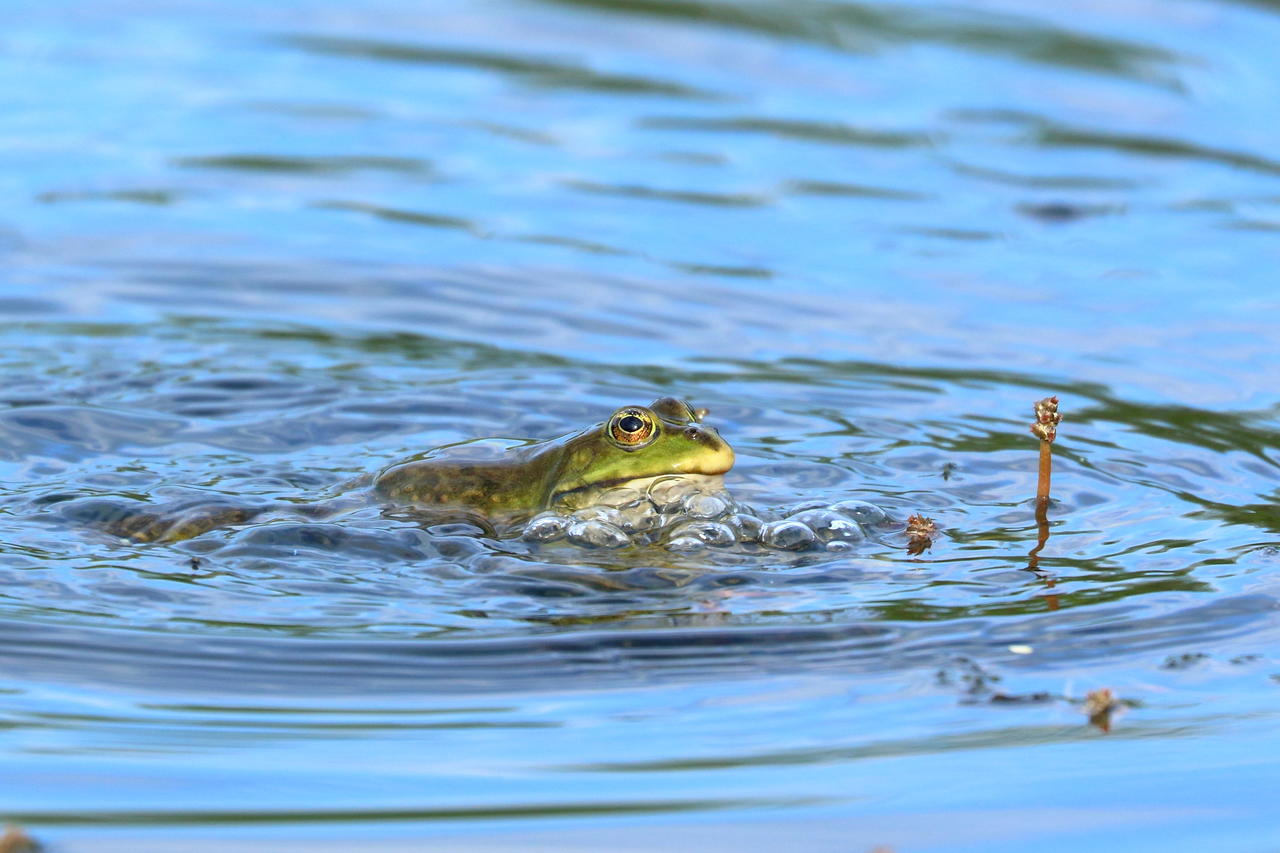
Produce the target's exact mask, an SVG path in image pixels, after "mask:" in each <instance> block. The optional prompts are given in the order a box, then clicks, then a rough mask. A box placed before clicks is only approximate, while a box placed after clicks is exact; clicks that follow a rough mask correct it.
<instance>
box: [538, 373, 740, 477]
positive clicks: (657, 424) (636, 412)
mask: <svg viewBox="0 0 1280 853" xmlns="http://www.w3.org/2000/svg"><path fill="white" fill-rule="evenodd" d="M705 414H706V412H705V411H695V410H694V409H692V408H690V406H689V404H688V403H686V402H684V401H683V400H677V399H676V398H674V397H662V398H661V399H658V400H655V401H654V402H653V404H652V405H650V406H624V407H623V408H621V409H619V410H618V411H616V412H614V413H613V415H612V416H611V417H610V418H609V420H607V421H605V422H604V423H602V424H598V425H596V426H595V427H592V428H591V429H589V430H587V431H586V432H584V433H581V434H580V435H578V436H575V437H574V438H573V439H572V440H571V441H570V442H569V443H568V445H567V446H566V447H565V448H564V460H563V463H564V464H563V465H562V466H561V467H560V472H559V477H558V478H557V480H556V484H555V488H554V493H555V494H557V495H563V494H565V493H567V492H576V491H579V490H585V489H597V488H599V489H603V488H609V487H612V486H617V485H621V484H623V483H627V482H629V481H631V480H640V479H645V478H648V477H660V476H663V475H666V474H723V473H725V472H726V471H728V470H729V469H730V468H732V467H733V448H732V447H730V446H729V444H728V442H726V441H725V440H724V439H723V438H721V437H720V433H718V432H716V430H715V428H714V427H709V426H706V425H705V424H703V423H702V416H703V415H705Z"/></svg>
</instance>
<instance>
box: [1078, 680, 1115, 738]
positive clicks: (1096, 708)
mask: <svg viewBox="0 0 1280 853" xmlns="http://www.w3.org/2000/svg"><path fill="white" fill-rule="evenodd" d="M1120 705H1121V703H1120V702H1119V701H1118V700H1117V699H1116V697H1115V694H1113V693H1112V692H1111V690H1110V688H1107V687H1102V688H1099V689H1098V690H1090V691H1089V692H1088V693H1086V694H1085V696H1084V712H1085V713H1086V714H1088V715H1089V722H1090V723H1092V724H1093V725H1095V726H1097V727H1098V728H1099V729H1100V730H1101V731H1103V732H1109V731H1111V714H1112V713H1113V712H1114V711H1116V710H1117V709H1118V708H1119V707H1120Z"/></svg>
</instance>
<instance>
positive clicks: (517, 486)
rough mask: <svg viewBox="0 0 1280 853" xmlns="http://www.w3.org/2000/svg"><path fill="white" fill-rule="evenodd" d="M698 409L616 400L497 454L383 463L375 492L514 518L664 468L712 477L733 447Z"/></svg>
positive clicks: (650, 479)
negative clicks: (584, 424)
mask: <svg viewBox="0 0 1280 853" xmlns="http://www.w3.org/2000/svg"><path fill="white" fill-rule="evenodd" d="M705 414H706V412H705V410H696V409H694V408H693V407H692V406H690V405H689V403H688V402H686V401H684V400H678V399H676V398H675V397H660V398H658V399H657V400H654V401H653V403H651V404H650V405H648V406H636V405H631V406H623V407H622V408H620V409H618V410H617V411H616V412H614V413H613V414H612V415H611V416H610V417H609V418H608V419H607V420H606V421H604V422H602V423H598V424H595V425H594V426H591V427H589V428H587V429H585V430H582V431H581V432H578V433H575V434H572V435H568V436H565V437H562V438H559V439H553V440H549V441H541V442H535V443H533V444H529V445H527V446H524V447H519V448H514V449H512V450H511V451H510V452H509V453H508V454H507V455H506V457H505V458H501V459H497V460H486V461H476V462H468V461H459V460H455V459H452V458H443V459H442V458H433V457H432V456H431V455H430V454H426V455H425V456H424V457H420V458H417V459H413V460H409V461H406V462H401V463H398V464H396V465H392V466H391V467H389V468H387V469H385V470H383V471H382V472H381V473H380V474H379V475H378V476H377V478H376V479H375V481H374V484H373V489H374V492H375V494H377V495H378V496H379V497H381V498H383V499H384V500H387V501H391V502H393V503H398V504H411V505H414V506H426V507H439V508H450V507H452V508H458V509H462V510H474V511H479V512H481V513H482V514H484V515H485V516H487V517H489V518H497V519H504V520H507V521H519V520H522V519H526V518H528V517H529V516H532V515H533V514H535V513H536V512H538V511H539V510H543V509H547V508H549V507H557V508H562V509H569V510H574V509H580V508H583V507H587V506H591V505H592V504H594V503H595V502H596V501H597V500H598V499H599V497H600V496H601V495H602V494H603V493H605V492H607V491H610V490H613V489H619V488H629V489H635V490H638V491H641V492H643V491H644V490H645V489H646V488H647V487H648V486H650V485H652V484H653V483H654V482H656V481H658V480H659V479H662V478H666V477H671V476H673V475H674V476H685V477H717V476H721V475H723V474H725V473H727V472H728V471H729V469H730V468H732V467H733V463H734V453H733V448H732V447H730V446H729V443H728V442H727V441H725V440H724V439H723V438H721V436H720V433H719V431H718V430H716V429H715V428H714V427H711V426H708V425H706V424H704V423H703V422H702V418H703V417H704V416H705Z"/></svg>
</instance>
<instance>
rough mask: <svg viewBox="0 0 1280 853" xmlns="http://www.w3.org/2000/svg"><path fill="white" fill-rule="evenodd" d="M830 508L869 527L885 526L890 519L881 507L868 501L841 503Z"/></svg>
mask: <svg viewBox="0 0 1280 853" xmlns="http://www.w3.org/2000/svg"><path fill="white" fill-rule="evenodd" d="M830 508H831V509H832V510H834V511H835V512H838V513H841V514H843V515H847V516H849V518H852V519H853V520H854V521H856V522H858V523H859V524H863V525H867V526H871V525H876V524H883V523H884V522H885V521H886V520H887V519H888V518H889V515H888V513H886V512H885V511H884V510H882V509H881V508H880V507H878V506H876V505H875V504H872V503H867V502H866V501H855V500H848V501H840V502H839V503H833V504H832V505H831V507H830Z"/></svg>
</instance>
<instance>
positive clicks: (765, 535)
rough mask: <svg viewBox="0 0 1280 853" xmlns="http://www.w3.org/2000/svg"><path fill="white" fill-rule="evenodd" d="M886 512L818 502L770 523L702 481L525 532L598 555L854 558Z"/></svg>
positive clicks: (658, 489) (605, 504) (608, 497)
mask: <svg viewBox="0 0 1280 853" xmlns="http://www.w3.org/2000/svg"><path fill="white" fill-rule="evenodd" d="M886 521H888V517H887V515H886V513H885V511H884V510H882V509H880V508H879V507H877V506H875V505H874V504H870V503H867V502H866V501H858V500H844V501H840V502H838V503H834V504H823V503H820V502H812V503H807V504H801V505H800V506H796V507H792V508H791V509H790V510H788V511H787V512H785V513H784V514H783V515H782V516H781V517H780V518H775V519H763V518H761V517H760V515H759V514H757V513H756V512H755V511H754V510H752V509H751V508H750V507H748V506H746V505H745V504H740V503H738V502H737V501H736V500H734V499H733V497H732V496H731V495H730V494H729V493H728V492H726V491H725V490H724V487H723V484H719V483H717V484H714V485H708V484H707V483H704V482H701V481H699V480H697V479H695V478H689V477H669V478H664V479H661V480H658V481H656V482H654V483H653V484H651V485H650V486H649V487H648V488H647V489H645V490H640V489H633V488H618V489H613V490H611V491H608V492H605V493H604V494H602V495H600V496H599V498H598V499H597V500H595V501H593V503H592V504H591V506H588V507H585V508H580V509H552V510H548V511H547V512H543V513H540V514H538V515H536V516H534V517H533V518H531V519H530V520H529V522H528V523H527V524H526V525H525V528H524V532H523V534H522V535H523V538H524V539H525V540H526V541H529V542H554V541H556V540H561V539H563V540H568V541H569V542H572V543H573V544H575V545H586V546H589V547H595V548H622V547H624V546H626V545H631V544H641V543H646V544H647V543H655V542H656V543H662V544H663V545H664V546H665V547H666V548H667V549H668V550H670V551H676V552H685V553H687V552H694V551H700V550H702V549H704V548H724V547H729V546H732V545H737V544H740V543H744V544H750V545H757V546H763V547H766V548H773V549H778V550H785V551H805V550H811V549H825V550H828V551H848V550H852V549H853V548H854V547H856V546H857V544H858V543H860V542H863V541H865V540H866V539H867V529H868V528H871V527H875V526H877V525H880V524H884V523H885V522H886Z"/></svg>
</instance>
